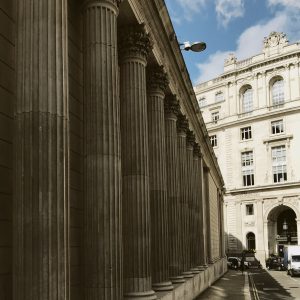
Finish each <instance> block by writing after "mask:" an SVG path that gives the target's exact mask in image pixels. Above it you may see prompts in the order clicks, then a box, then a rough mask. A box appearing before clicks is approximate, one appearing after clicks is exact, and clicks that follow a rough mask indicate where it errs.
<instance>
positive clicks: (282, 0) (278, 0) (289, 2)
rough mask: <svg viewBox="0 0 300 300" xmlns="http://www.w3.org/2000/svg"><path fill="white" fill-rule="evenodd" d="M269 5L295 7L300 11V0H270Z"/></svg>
mask: <svg viewBox="0 0 300 300" xmlns="http://www.w3.org/2000/svg"><path fill="white" fill-rule="evenodd" d="M268 4H269V5H271V6H272V5H281V6H285V7H295V8H299V9H300V1H299V0H268Z"/></svg>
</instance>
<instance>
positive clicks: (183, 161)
mask: <svg viewBox="0 0 300 300" xmlns="http://www.w3.org/2000/svg"><path fill="white" fill-rule="evenodd" d="M187 130H188V122H187V119H186V117H185V116H183V115H179V116H178V120H177V138H178V140H177V142H178V168H179V187H180V218H181V230H180V231H181V233H180V235H181V244H182V269H183V273H182V275H183V276H184V277H187V278H188V277H191V276H192V273H191V272H190V271H189V269H190V268H189V260H188V258H189V256H190V254H189V244H190V240H189V236H187V234H186V233H187V232H188V228H187V218H188V214H189V207H188V195H187V187H188V179H187V176H188V174H187V147H186V136H187Z"/></svg>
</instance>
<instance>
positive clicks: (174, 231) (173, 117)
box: [165, 95, 185, 283]
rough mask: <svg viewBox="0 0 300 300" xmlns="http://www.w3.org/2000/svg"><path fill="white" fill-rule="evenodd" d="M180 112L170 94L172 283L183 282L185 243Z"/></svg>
mask: <svg viewBox="0 0 300 300" xmlns="http://www.w3.org/2000/svg"><path fill="white" fill-rule="evenodd" d="M178 114H179V103H178V101H177V99H176V96H174V95H168V96H167V98H166V101H165V129H166V166H167V195H168V198H167V200H168V204H167V205H168V212H169V265H170V268H169V269H170V279H171V281H172V283H182V282H184V281H185V280H184V279H183V276H182V275H181V274H182V272H183V268H182V261H181V260H182V256H183V252H182V250H183V248H182V247H183V244H182V243H181V235H180V232H181V222H182V213H181V207H180V204H181V203H180V197H179V196H180V194H179V192H180V187H179V177H178V176H179V174H178V171H179V170H178V146H177V130H176V122H177V116H178Z"/></svg>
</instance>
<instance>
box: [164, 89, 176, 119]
mask: <svg viewBox="0 0 300 300" xmlns="http://www.w3.org/2000/svg"><path fill="white" fill-rule="evenodd" d="M165 113H166V114H174V115H175V116H177V115H178V114H179V113H180V105H179V102H178V100H177V97H176V96H175V95H172V94H170V95H167V96H166V99H165Z"/></svg>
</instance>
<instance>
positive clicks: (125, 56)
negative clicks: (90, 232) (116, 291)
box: [119, 25, 156, 300]
mask: <svg viewBox="0 0 300 300" xmlns="http://www.w3.org/2000/svg"><path fill="white" fill-rule="evenodd" d="M119 49H120V51H119V55H120V98H121V145H122V178H123V182H122V185H123V249H124V251H123V253H124V264H123V266H124V272H123V277H124V298H125V299H147V300H150V299H156V295H155V293H154V291H153V290H152V287H151V286H152V281H151V269H150V268H151V263H150V261H151V257H150V256H151V243H150V188H149V146H148V116H147V95H146V65H147V56H148V54H149V51H150V49H151V43H150V39H149V35H148V34H146V33H145V31H144V28H143V26H141V25H138V26H134V27H133V26H132V27H127V28H124V29H123V30H122V31H121V32H120V44H119Z"/></svg>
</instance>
